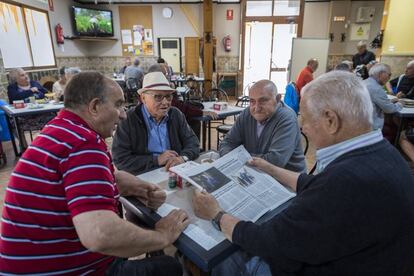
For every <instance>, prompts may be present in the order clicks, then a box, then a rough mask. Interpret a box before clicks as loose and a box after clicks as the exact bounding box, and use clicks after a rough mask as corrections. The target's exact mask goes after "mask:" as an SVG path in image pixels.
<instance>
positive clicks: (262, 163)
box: [249, 157, 274, 174]
mask: <svg viewBox="0 0 414 276" xmlns="http://www.w3.org/2000/svg"><path fill="white" fill-rule="evenodd" d="M249 165H251V166H253V167H256V168H258V169H260V170H262V171H264V172H266V173H268V174H271V173H270V172H271V170H272V168H273V167H274V165H272V164H270V163H269V162H267V161H266V160H264V159H262V158H258V157H253V159H252V160H250V161H249Z"/></svg>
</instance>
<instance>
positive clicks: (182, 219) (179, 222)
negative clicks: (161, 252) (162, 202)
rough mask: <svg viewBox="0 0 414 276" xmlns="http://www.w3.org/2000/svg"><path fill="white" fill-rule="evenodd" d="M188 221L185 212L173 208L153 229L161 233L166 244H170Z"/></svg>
mask: <svg viewBox="0 0 414 276" xmlns="http://www.w3.org/2000/svg"><path fill="white" fill-rule="evenodd" d="M189 223H190V221H189V220H188V215H187V213H186V212H185V211H183V210H178V209H175V210H172V211H171V212H170V213H169V214H168V215H167V216H166V217H163V218H162V219H160V220H159V221H158V222H157V223H156V224H155V231H157V232H160V233H161V234H163V235H164V237H165V238H166V241H167V244H168V245H170V244H172V243H173V242H174V241H175V240H176V239H177V238H178V236H180V234H181V232H182V231H183V230H184V229H185V228H186V227H187V226H188V224H189Z"/></svg>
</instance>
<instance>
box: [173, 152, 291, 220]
mask: <svg viewBox="0 0 414 276" xmlns="http://www.w3.org/2000/svg"><path fill="white" fill-rule="evenodd" d="M251 159H252V157H251V155H250V154H249V153H248V152H247V151H246V149H245V148H244V147H243V146H239V147H237V148H236V149H234V150H233V151H231V152H229V153H228V154H226V155H225V156H223V157H221V158H219V159H217V160H216V161H214V162H213V163H208V164H200V165H194V164H191V165H190V164H187V163H186V164H182V165H178V166H175V167H172V168H170V170H171V171H173V172H174V173H176V174H178V175H180V176H181V177H182V178H184V179H185V180H187V181H188V182H190V183H191V184H193V185H194V186H196V187H197V188H199V189H204V190H206V191H207V192H209V193H211V194H212V195H213V196H214V197H215V198H216V199H217V201H218V202H219V203H220V206H221V207H222V208H223V209H224V210H225V211H226V212H228V213H229V214H231V215H233V216H235V217H237V218H240V219H242V220H248V221H252V222H255V221H257V220H258V219H259V218H260V217H261V216H263V215H264V214H265V213H266V212H268V211H270V210H273V209H275V208H276V207H278V206H280V205H281V204H283V203H285V202H286V201H288V200H289V199H290V198H292V197H294V196H295V193H292V192H290V191H289V190H287V189H286V188H285V187H283V186H282V185H281V184H280V183H279V182H278V181H277V180H275V179H274V178H273V177H271V176H269V175H268V174H266V173H264V172H262V171H260V170H258V169H255V168H252V167H249V166H248V165H247V162H248V161H249V160H251ZM188 166H190V167H191V168H190V169H188Z"/></svg>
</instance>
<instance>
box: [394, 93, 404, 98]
mask: <svg viewBox="0 0 414 276" xmlns="http://www.w3.org/2000/svg"><path fill="white" fill-rule="evenodd" d="M395 96H397V98H405V94H404V93H403V92H398V93H397V95H395Z"/></svg>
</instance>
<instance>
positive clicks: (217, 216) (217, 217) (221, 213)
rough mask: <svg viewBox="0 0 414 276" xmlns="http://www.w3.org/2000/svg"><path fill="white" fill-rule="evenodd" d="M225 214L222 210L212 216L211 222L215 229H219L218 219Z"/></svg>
mask: <svg viewBox="0 0 414 276" xmlns="http://www.w3.org/2000/svg"><path fill="white" fill-rule="evenodd" d="M224 214H226V212H224V211H223V210H222V211H220V212H218V213H217V215H216V216H215V217H214V218H213V220H212V223H213V225H214V226H215V227H216V228H217V230H219V231H221V225H220V221H221V218H222V217H223V215H224Z"/></svg>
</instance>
